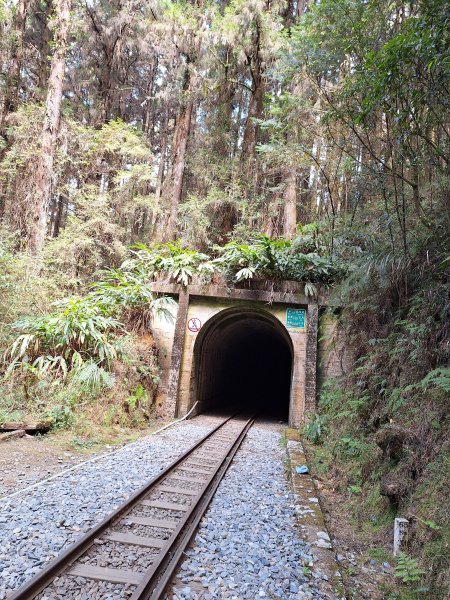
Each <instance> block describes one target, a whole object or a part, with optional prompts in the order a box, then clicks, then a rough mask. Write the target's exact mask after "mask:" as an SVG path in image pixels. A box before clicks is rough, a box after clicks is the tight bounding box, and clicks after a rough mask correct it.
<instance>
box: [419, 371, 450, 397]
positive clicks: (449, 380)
mask: <svg viewBox="0 0 450 600" xmlns="http://www.w3.org/2000/svg"><path fill="white" fill-rule="evenodd" d="M419 385H420V387H421V388H423V389H427V388H429V387H430V386H436V387H437V388H439V389H441V390H443V391H444V392H450V367H447V368H441V367H439V368H438V369H433V370H432V371H430V372H429V373H428V374H427V375H426V376H425V377H424V378H423V379H422V381H421V382H420V383H419Z"/></svg>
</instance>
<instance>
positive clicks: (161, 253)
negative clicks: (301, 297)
mask: <svg viewBox="0 0 450 600" xmlns="http://www.w3.org/2000/svg"><path fill="white" fill-rule="evenodd" d="M319 246H320V244H319V243H318V237H317V233H316V231H315V230H314V229H313V228H310V229H309V230H308V228H305V230H304V234H303V235H300V236H299V237H297V238H295V239H294V240H293V241H290V240H286V239H283V238H279V239H271V238H269V237H267V236H265V235H258V236H253V238H252V240H251V242H250V243H248V244H245V243H242V242H240V241H236V240H234V241H232V242H229V243H228V244H226V245H225V246H215V247H214V248H213V252H214V253H215V254H216V258H213V257H211V256H210V255H208V254H205V253H203V252H199V251H197V250H190V249H187V248H184V247H183V246H182V245H181V243H180V242H169V243H167V244H152V245H151V246H149V247H146V246H143V245H138V246H135V247H134V249H133V250H132V257H131V258H130V259H129V260H127V261H125V263H124V264H123V265H122V267H121V271H122V272H128V271H130V270H131V271H132V272H134V273H139V276H140V277H146V278H147V279H148V280H150V279H154V278H156V277H157V276H158V275H159V274H167V275H168V276H169V277H170V279H172V280H173V281H175V282H176V283H180V284H182V285H184V286H186V285H188V283H189V282H190V281H191V280H192V278H193V277H194V276H197V277H200V278H203V279H210V278H211V277H212V275H213V274H214V273H218V274H222V275H224V276H225V277H226V278H227V279H229V280H231V281H233V282H234V283H238V282H241V281H245V280H248V279H258V278H259V279H261V278H270V279H292V280H295V281H304V282H305V292H306V293H307V295H316V294H317V288H316V285H315V284H319V283H320V284H325V285H327V284H330V283H332V282H333V281H335V280H336V279H338V278H339V277H341V276H342V274H343V273H344V272H345V269H344V267H343V263H340V262H337V261H333V260H331V259H330V258H328V257H326V256H321V255H320V254H319V253H318V249H319Z"/></svg>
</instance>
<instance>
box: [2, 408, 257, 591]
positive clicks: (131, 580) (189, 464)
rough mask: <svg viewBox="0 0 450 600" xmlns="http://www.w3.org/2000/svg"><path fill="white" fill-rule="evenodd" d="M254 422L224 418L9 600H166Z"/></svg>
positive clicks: (244, 419)
mask: <svg viewBox="0 0 450 600" xmlns="http://www.w3.org/2000/svg"><path fill="white" fill-rule="evenodd" d="M253 421H254V419H253V417H252V418H247V417H242V416H232V417H229V418H227V419H225V420H224V421H223V422H222V423H221V424H220V425H218V426H217V427H216V428H215V429H213V430H212V431H211V432H210V433H208V434H207V435H206V436H205V437H204V438H202V439H201V440H200V441H199V442H197V443H196V444H195V445H194V446H193V447H192V448H190V449H189V450H188V451H187V452H185V453H184V454H183V455H181V456H180V457H179V458H178V459H177V460H175V461H174V462H173V463H172V464H171V465H169V467H167V468H166V469H164V470H163V471H161V473H160V474H159V475H158V476H157V477H155V478H154V479H152V480H151V481H149V482H148V483H147V484H146V485H145V486H144V487H142V488H141V489H140V490H138V491H137V492H136V493H135V494H133V495H132V496H131V497H130V498H129V499H128V500H127V501H126V502H124V503H123V504H122V505H121V506H119V507H118V508H117V509H116V510H115V511H114V512H113V513H111V514H110V515H108V516H107V517H106V518H105V519H104V520H103V521H102V522H101V523H99V524H98V525H96V526H95V527H93V528H92V529H91V530H89V531H88V532H87V533H86V534H85V535H83V536H82V537H81V538H80V539H79V540H78V541H77V542H75V543H74V544H73V545H72V546H70V547H69V548H68V549H67V550H65V551H64V552H62V553H61V554H60V555H59V556H57V557H56V558H55V559H54V560H53V561H52V562H51V563H50V564H49V565H48V566H47V567H46V568H45V569H43V570H42V571H41V572H40V573H38V574H37V575H36V576H35V577H33V578H32V579H31V580H30V581H28V582H27V583H25V584H24V585H23V586H22V587H21V588H19V589H18V590H17V591H16V592H14V593H13V594H12V595H11V596H9V600H31V599H34V598H35V599H37V600H53V599H59V598H67V600H71V599H72V598H73V599H74V600H78V599H80V598H86V599H89V600H91V599H95V600H101V599H102V598H112V597H114V598H118V597H122V598H127V599H129V600H157V599H159V598H161V597H162V596H163V594H164V592H165V590H166V588H167V586H168V584H169V583H170V581H171V579H172V577H173V574H174V573H175V570H176V568H177V565H178V563H179V562H180V559H181V558H182V555H183V552H184V550H185V549H186V547H187V546H188V544H189V542H190V540H191V539H192V537H193V535H194V533H195V531H196V529H197V526H198V524H199V522H200V520H201V518H202V516H203V514H204V513H205V511H206V509H207V507H208V504H209V502H210V501H211V499H212V497H213V495H214V493H215V491H216V489H217V487H218V486H219V483H220V481H221V479H222V478H223V476H224V475H225V473H226V471H227V469H228V467H229V465H230V464H231V461H232V460H233V457H234V455H235V454H236V452H237V450H238V449H239V446H240V445H241V443H242V441H243V440H244V438H245V435H246V434H247V431H248V430H249V429H250V427H251V426H252V424H253ZM130 556H131V557H132V558H131V559H130ZM111 584H114V585H113V590H114V592H113V594H112V593H111V592H112V589H111V587H112V586H111Z"/></svg>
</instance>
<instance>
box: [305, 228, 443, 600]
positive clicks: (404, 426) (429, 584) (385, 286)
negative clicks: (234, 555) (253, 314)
mask: <svg viewBox="0 0 450 600" xmlns="http://www.w3.org/2000/svg"><path fill="white" fill-rule="evenodd" d="M445 230H446V229H445V227H442V228H437V230H436V231H434V232H433V233H431V232H426V233H425V234H424V233H423V230H420V231H421V232H422V235H423V237H420V236H419V233H418V232H419V230H416V231H415V232H414V234H415V237H414V238H413V240H414V241H413V242H411V246H410V255H409V256H408V259H407V260H404V261H394V260H392V255H389V253H388V252H385V253H384V254H383V252H382V251H381V247H382V245H383V243H384V241H383V239H381V240H377V241H375V242H373V244H372V246H371V248H370V250H369V249H368V248H366V249H365V251H364V252H360V256H359V258H353V259H352V269H351V271H350V276H349V277H348V278H347V279H346V281H345V282H344V284H343V285H342V286H341V287H340V290H339V292H340V294H341V303H342V305H343V306H344V307H345V308H344V309H343V310H342V311H341V313H340V316H339V321H338V323H339V334H338V336H337V338H336V340H335V345H334V348H333V351H336V352H341V353H342V352H344V354H345V355H346V359H347V360H346V363H347V364H349V365H350V367H349V368H348V369H347V371H346V373H345V375H343V376H342V377H341V378H339V379H328V381H326V382H325V384H324V385H323V387H322V390H321V394H320V399H319V405H318V408H319V411H318V414H316V415H310V418H309V422H308V424H307V425H306V426H305V428H304V431H303V433H304V436H305V437H306V438H307V439H308V440H309V442H310V448H311V450H312V455H313V457H314V458H313V468H314V472H315V473H316V475H317V476H319V477H320V476H321V475H322V474H325V473H328V474H331V476H332V478H333V481H335V482H338V486H339V488H340V491H341V492H343V493H344V494H346V495H347V498H348V507H349V511H350V514H351V515H352V518H353V522H354V525H355V529H356V530H358V531H360V533H361V535H362V538H363V540H365V543H366V544H367V545H368V546H369V547H377V546H379V547H381V548H389V547H391V545H392V535H393V521H394V518H395V517H396V516H400V517H406V518H407V519H408V520H409V522H410V526H409V529H408V537H407V540H406V542H405V545H404V548H403V552H404V554H403V555H402V558H401V559H399V560H398V561H397V569H396V572H395V575H397V577H395V580H396V582H397V583H396V585H394V587H392V588H391V589H390V590H387V592H386V594H387V595H386V597H388V598H392V599H394V598H398V599H402V600H403V599H404V600H407V599H410V598H411V599H412V598H429V599H432V600H438V599H441V598H442V599H443V598H447V597H448V594H449V593H450V537H449V536H450V527H449V522H450V520H449V516H450V510H449V507H448V502H447V501H446V498H447V496H448V489H447V488H448V481H450V453H449V434H448V432H449V428H448V425H449V412H448V408H449V404H448V402H449V391H450V368H449V348H450V325H449V323H450V318H449V317H450V291H449V290H450V286H449V282H450V276H449V269H448V267H449V259H448V252H449V249H448V237H447V236H446V235H445V233H444V232H445ZM399 574H402V576H401V577H400V576H399Z"/></svg>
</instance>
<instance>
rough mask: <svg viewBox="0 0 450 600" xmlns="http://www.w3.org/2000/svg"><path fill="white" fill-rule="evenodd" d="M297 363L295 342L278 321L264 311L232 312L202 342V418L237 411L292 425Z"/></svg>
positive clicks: (196, 392)
mask: <svg viewBox="0 0 450 600" xmlns="http://www.w3.org/2000/svg"><path fill="white" fill-rule="evenodd" d="M292 362H293V350H292V342H291V340H290V337H289V334H288V332H287V331H286V329H285V328H284V327H283V325H282V324H281V323H280V321H278V319H276V318H275V317H274V316H273V315H271V314H270V313H267V312H265V311H263V310H258V309H241V308H236V309H226V310H224V311H221V312H220V313H218V314H217V315H215V316H214V317H212V318H211V319H210V320H209V321H208V322H207V323H205V325H204V326H203V328H202V330H201V331H200V333H199V335H198V337H197V340H196V343H195V347H194V363H195V367H194V373H193V381H192V388H191V392H192V393H191V398H192V401H193V402H194V401H196V400H197V401H199V403H200V404H199V406H200V411H201V412H204V411H211V410H221V409H225V408H228V407H235V408H236V409H238V410H249V411H254V410H255V411H257V412H258V413H260V414H261V415H264V416H266V417H269V418H274V419H281V420H284V421H287V420H288V415H289V402H290V390H291V379H292Z"/></svg>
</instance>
